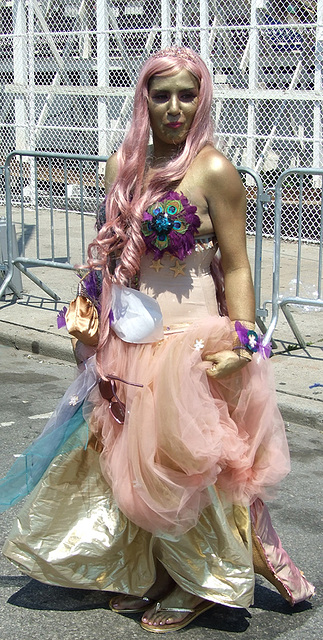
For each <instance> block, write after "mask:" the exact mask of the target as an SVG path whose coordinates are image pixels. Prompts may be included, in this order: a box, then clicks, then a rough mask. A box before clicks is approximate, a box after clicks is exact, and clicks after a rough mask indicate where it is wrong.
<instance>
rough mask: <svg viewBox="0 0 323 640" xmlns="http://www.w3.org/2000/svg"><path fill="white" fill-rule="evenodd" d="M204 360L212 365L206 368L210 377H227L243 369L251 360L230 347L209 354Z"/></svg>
mask: <svg viewBox="0 0 323 640" xmlns="http://www.w3.org/2000/svg"><path fill="white" fill-rule="evenodd" d="M203 360H204V361H206V362H210V364H211V366H210V368H209V369H207V370H206V373H207V375H208V376H209V377H210V378H217V379H221V378H226V377H227V376H230V375H232V374H233V373H237V371H240V369H243V368H244V367H245V366H246V365H247V364H248V362H249V360H247V359H245V358H243V357H241V356H239V355H238V354H237V353H236V352H235V351H231V350H229V349H226V350H223V351H218V352H217V353H213V354H209V355H207V356H205V357H204V358H203Z"/></svg>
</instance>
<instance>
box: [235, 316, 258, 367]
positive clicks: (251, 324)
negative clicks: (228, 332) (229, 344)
mask: <svg viewBox="0 0 323 640" xmlns="http://www.w3.org/2000/svg"><path fill="white" fill-rule="evenodd" d="M236 322H240V323H241V324H243V326H244V327H246V329H248V331H254V330H255V323H254V322H250V320H238V319H237V320H231V327H232V329H233V331H234V336H233V349H234V348H235V347H240V346H241V349H243V350H244V351H247V349H246V348H245V347H244V345H242V344H241V342H240V339H239V336H238V334H237V332H236V329H235V324H236ZM247 353H248V351H247ZM249 356H250V353H249ZM249 359H250V360H251V358H249Z"/></svg>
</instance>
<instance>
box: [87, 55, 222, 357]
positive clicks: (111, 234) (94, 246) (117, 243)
mask: <svg viewBox="0 0 323 640" xmlns="http://www.w3.org/2000/svg"><path fill="white" fill-rule="evenodd" d="M183 68H184V69H187V71H189V72H190V73H191V74H192V75H193V76H194V77H195V78H197V80H198V82H199V102H198V107H197V110H196V113H195V116H194V120H193V123H192V126H191V128H190V131H189V133H188V135H187V138H186V140H185V142H184V143H183V145H181V146H180V147H179V153H178V155H177V156H176V157H175V158H174V159H172V160H170V161H168V162H167V164H166V165H164V166H162V167H159V168H158V169H155V170H154V171H153V172H152V175H151V177H150V179H149V182H148V183H147V184H145V191H144V192H143V181H144V174H145V165H146V154H147V146H148V142H149V134H150V121H149V112H148V102H147V98H148V91H149V81H150V80H151V78H152V77H153V76H157V75H158V76H169V75H173V74H176V73H178V72H179V71H181V69H183ZM212 97H213V86H212V80H211V76H210V74H209V71H208V69H207V67H206V65H205V63H204V62H203V60H202V59H201V58H200V56H199V55H198V54H197V53H195V52H194V51H193V50H191V49H188V48H184V47H181V48H178V47H170V48H168V49H164V50H163V51H159V52H158V53H156V54H154V55H153V56H151V57H150V58H149V59H148V60H147V61H146V63H145V64H144V66H143V68H142V70H141V72H140V75H139V79H138V83H137V87H136V91H135V97H134V108H133V116H132V120H131V124H130V129H129V132H128V133H127V135H126V137H125V139H124V142H123V144H122V145H121V147H120V149H119V150H118V152H117V161H118V174H117V178H116V180H115V182H114V184H113V186H112V188H111V190H110V192H109V194H108V196H107V201H106V223H105V224H104V225H103V227H102V228H101V229H100V231H99V233H98V235H97V237H96V239H95V240H94V241H93V242H92V243H91V244H90V245H89V248H88V263H89V265H90V267H92V268H98V267H100V268H101V269H102V272H103V300H102V313H103V315H102V316H101V338H100V343H99V348H100V347H101V346H103V343H104V342H106V339H107V335H108V331H109V329H108V313H109V307H110V305H109V304H108V302H109V298H110V296H109V294H110V292H109V289H110V283H111V274H110V270H109V261H110V258H109V256H110V255H111V254H112V253H113V252H116V251H118V253H119V254H120V258H119V260H118V266H117V267H116V269H115V272H114V277H113V279H114V281H115V282H118V283H120V284H127V283H129V280H131V278H132V277H133V276H134V275H135V274H136V273H138V271H139V267H140V258H141V256H142V254H143V253H144V251H145V243H144V241H143V238H142V235H141V222H142V214H143V212H144V211H145V210H146V209H147V207H148V206H149V205H150V204H153V202H156V201H157V200H158V199H159V198H160V197H161V196H162V195H164V194H165V193H166V192H167V191H168V190H169V189H170V187H171V185H172V184H173V185H174V184H176V183H178V182H179V181H180V180H181V179H182V178H183V177H184V175H185V173H186V172H187V170H188V167H189V166H190V164H191V162H192V161H193V159H194V158H195V156H196V155H197V154H198V153H199V151H200V150H201V149H202V148H203V147H204V146H205V145H206V144H208V143H212V142H213V125H212V121H211V104H212ZM120 252H121V253H120Z"/></svg>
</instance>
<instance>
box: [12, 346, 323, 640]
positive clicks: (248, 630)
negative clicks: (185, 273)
mask: <svg viewBox="0 0 323 640" xmlns="http://www.w3.org/2000/svg"><path fill="white" fill-rule="evenodd" d="M0 359H1V362H2V363H5V366H3V367H2V370H1V372H0V406H1V418H0V432H1V452H0V476H3V475H4V474H5V472H6V471H7V470H8V469H9V467H10V465H11V463H12V461H13V455H14V454H19V453H20V452H21V451H22V450H23V449H24V448H25V447H26V446H27V445H28V444H29V443H30V442H31V440H32V439H34V438H35V437H36V436H37V435H38V434H39V433H40V431H41V430H42V428H43V426H44V424H45V423H46V420H47V419H48V416H49V414H50V413H51V411H53V409H54V408H55V406H56V404H57V402H58V399H59V398H60V397H61V396H62V394H63V393H64V391H65V389H66V387H67V386H68V384H69V383H70V382H71V381H72V380H73V379H74V375H75V370H74V366H73V365H72V363H70V362H68V361H66V360H59V359H55V358H52V357H46V356H43V355H35V354H30V353H28V352H26V351H23V350H20V349H19V350H17V349H13V348H12V347H5V346H0ZM287 436H288V440H289V445H290V450H291V458H292V470H291V473H290V474H289V476H288V477H287V478H286V479H285V480H284V482H283V483H282V485H281V487H280V488H279V493H278V496H277V499H275V500H273V501H272V502H271V503H270V504H269V508H270V512H271V516H272V520H273V523H274V525H275V527H276V529H277V531H278V532H279V535H280V536H281V538H282V541H283V544H284V546H285V548H286V549H287V550H288V552H289V553H290V555H291V556H292V558H293V560H294V562H296V564H297V565H298V566H299V567H300V568H301V569H302V570H303V571H304V573H305V575H306V576H307V577H308V579H309V580H311V581H312V582H313V583H314V584H315V585H316V588H317V595H316V596H315V597H314V598H313V599H312V601H311V602H304V603H302V604H299V605H296V606H295V607H293V608H292V607H290V606H289V604H288V603H286V602H285V601H284V600H283V598H282V597H281V596H280V595H279V593H278V592H277V591H276V590H275V589H274V588H273V587H272V586H271V585H270V584H269V583H268V582H267V581H266V580H265V579H264V578H261V577H257V580H256V589H255V601H254V605H253V606H251V607H250V608H248V609H232V608H226V607H222V606H215V607H214V608H213V609H211V610H210V611H208V612H206V613H205V614H203V615H201V616H200V617H199V618H197V619H196V620H195V621H194V622H193V623H192V624H191V625H190V626H189V627H188V628H186V629H184V630H183V631H180V632H177V633H176V634H175V633H174V632H172V633H169V634H168V636H167V637H169V638H175V636H176V637H184V638H187V639H188V640H234V639H236V640H237V638H240V637H241V638H243V640H321V639H322V637H323V611H322V605H323V598H322V586H323V585H322V582H323V580H322V568H321V567H322V511H321V504H322V494H323V489H322V482H321V479H322V457H323V446H322V445H323V433H322V432H321V431H320V430H318V429H315V428H312V427H310V426H306V425H298V424H294V423H291V422H289V423H288V424H287ZM18 509H19V507H14V508H12V509H10V510H9V511H7V512H6V513H5V514H3V515H2V516H1V519H0V544H2V543H3V542H4V539H5V537H6V535H7V534H8V532H9V530H10V527H11V523H12V521H13V518H14V516H15V514H16V513H17V511H18ZM0 584H1V589H0V640H62V638H64V640H138V639H141V638H145V637H148V635H147V632H146V631H144V630H142V629H141V627H140V624H139V621H140V615H139V614H137V615H120V614H116V613H113V612H112V611H110V609H109V606H108V602H109V598H110V596H111V594H109V593H106V592H100V591H87V590H83V589H80V590H78V589H63V588H61V587H54V586H49V585H45V584H41V583H39V582H37V581H36V580H32V579H30V578H29V577H28V576H24V575H21V573H20V572H19V571H18V570H17V569H16V568H15V567H14V566H13V565H11V564H10V563H9V562H8V561H7V559H6V558H4V557H3V556H1V555H0Z"/></svg>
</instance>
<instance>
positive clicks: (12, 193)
mask: <svg viewBox="0 0 323 640" xmlns="http://www.w3.org/2000/svg"><path fill="white" fill-rule="evenodd" d="M106 159H107V158H106V157H105V156H104V157H101V156H100V157H98V156H91V155H79V154H57V153H50V152H37V151H34V152H33V151H15V152H12V153H10V154H9V155H8V157H7V159H6V162H5V165H4V174H5V190H6V226H7V257H6V261H5V264H3V265H1V267H2V272H3V273H4V279H3V281H2V283H1V286H0V298H1V296H2V295H3V293H4V292H5V290H6V288H7V286H9V287H10V286H11V288H12V281H13V277H14V268H15V267H16V268H18V269H19V270H20V271H21V272H22V273H23V274H25V275H26V276H27V277H28V278H30V279H31V280H32V281H33V282H34V283H35V284H36V285H37V286H38V287H40V288H41V289H42V290H43V291H45V292H46V293H47V294H48V295H49V296H50V297H52V298H53V299H54V300H59V296H58V295H57V294H56V293H55V292H54V291H52V289H50V288H49V287H48V286H47V285H46V284H45V283H44V282H42V280H41V279H40V278H38V277H37V276H36V275H35V273H34V272H32V271H30V268H31V267H39V266H43V267H55V268H58V269H75V268H76V267H75V264H77V263H80V262H81V263H82V264H84V263H85V261H86V249H87V245H88V241H87V240H86V234H85V219H86V215H88V214H92V219H91V226H92V227H94V224H93V214H94V213H95V212H96V210H97V209H98V206H99V204H100V202H101V201H102V199H103V197H104V175H103V174H104V166H105V162H106ZM15 205H16V207H15ZM73 209H74V211H75V212H77V213H78V214H79V215H78V216H73V220H72V219H71V211H73ZM13 223H15V224H16V227H18V233H19V232H20V236H19V240H18V246H19V251H18V255H16V254H15V253H14V251H13V242H12V233H9V229H12V225H13Z"/></svg>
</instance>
